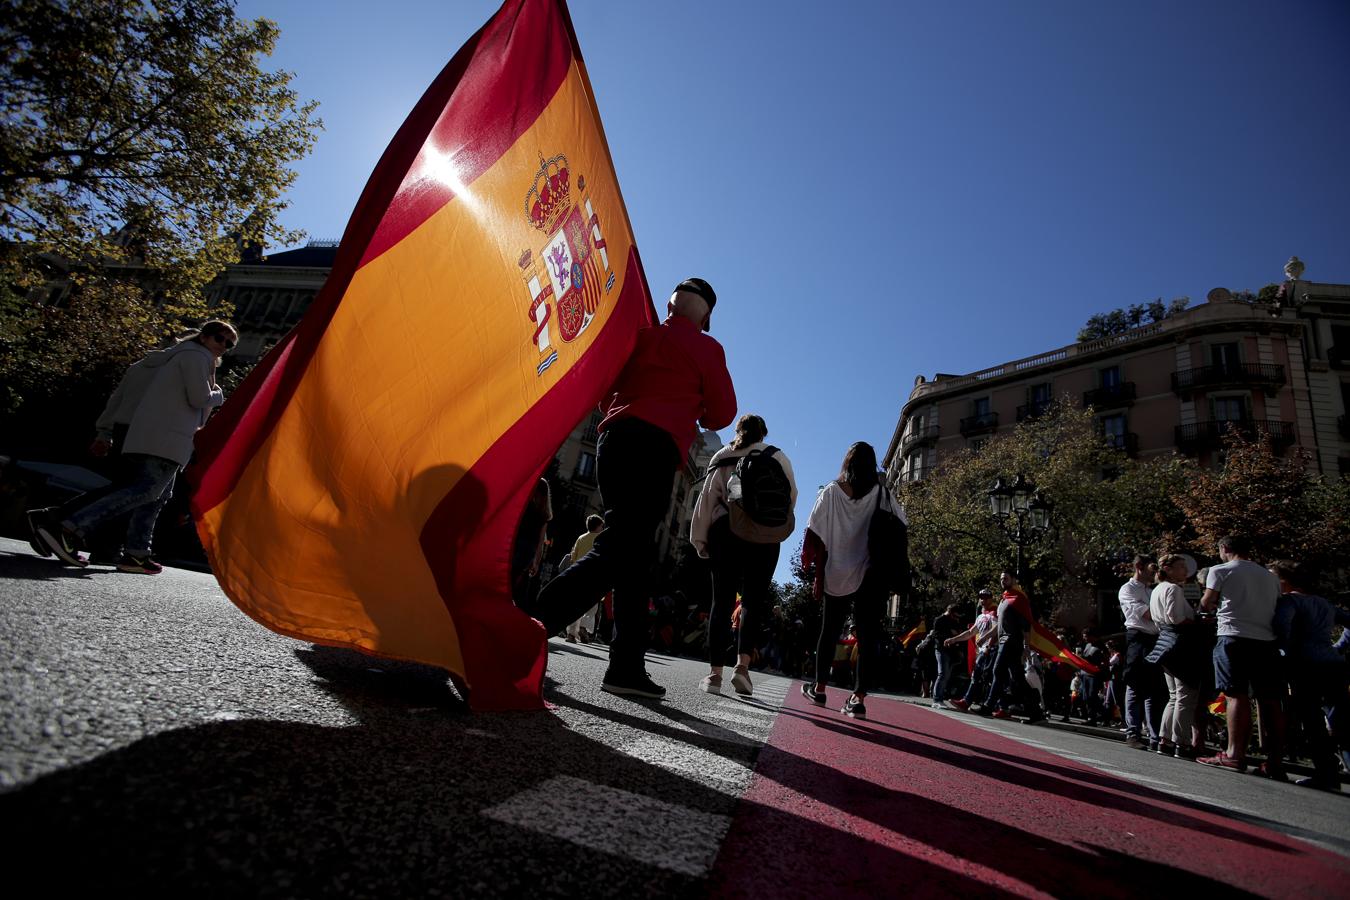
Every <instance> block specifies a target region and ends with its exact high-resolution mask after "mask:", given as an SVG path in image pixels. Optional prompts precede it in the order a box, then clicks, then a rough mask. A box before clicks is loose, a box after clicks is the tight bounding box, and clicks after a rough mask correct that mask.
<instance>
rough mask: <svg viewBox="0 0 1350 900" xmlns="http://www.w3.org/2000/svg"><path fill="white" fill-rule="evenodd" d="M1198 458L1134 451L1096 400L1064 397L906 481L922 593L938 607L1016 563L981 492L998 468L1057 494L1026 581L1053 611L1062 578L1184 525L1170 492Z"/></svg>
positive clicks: (1033, 545)
mask: <svg viewBox="0 0 1350 900" xmlns="http://www.w3.org/2000/svg"><path fill="white" fill-rule="evenodd" d="M1191 468H1192V467H1191V465H1190V463H1189V462H1188V461H1187V460H1185V459H1183V458H1181V457H1176V456H1172V455H1169V456H1166V457H1160V458H1156V459H1152V460H1147V461H1140V460H1134V459H1129V458H1127V457H1126V455H1125V454H1124V453H1123V452H1121V451H1119V450H1116V449H1114V448H1112V447H1111V446H1110V445H1109V444H1108V442H1107V441H1106V439H1105V438H1104V437H1103V436H1102V434H1101V433H1100V431H1099V430H1098V426H1097V422H1096V418H1095V416H1094V415H1093V413H1092V412H1091V411H1090V410H1084V409H1077V408H1074V407H1073V406H1072V405H1070V404H1069V403H1068V402H1066V401H1062V402H1060V403H1057V404H1055V405H1054V406H1053V407H1052V408H1051V410H1050V411H1049V412H1048V413H1047V414H1045V415H1043V416H1041V417H1039V418H1037V419H1033V420H1029V421H1027V422H1023V423H1021V424H1020V425H1018V427H1017V428H1015V429H1014V430H1012V431H1011V432H1009V433H1007V434H1004V435H1000V436H999V437H997V438H996V439H994V440H992V441H990V442H989V443H988V444H987V445H985V446H984V447H982V448H981V449H980V450H978V451H973V450H963V451H961V452H958V453H956V454H953V455H951V456H949V457H947V458H946V459H944V460H943V462H942V464H941V465H940V466H939V468H938V470H937V472H936V473H934V474H933V475H932V476H930V477H928V478H924V479H922V480H920V481H915V482H908V483H906V484H905V485H904V486H903V487H902V490H901V499H902V500H903V502H904V504H905V509H906V511H907V513H908V515H909V519H910V553H911V560H912V562H913V563H914V565H915V567H916V571H917V572H918V573H919V577H918V578H917V579H916V581H917V585H916V587H917V590H916V592H915V593H916V601H917V603H918V604H919V605H920V606H922V607H923V610H922V611H925V612H931V611H932V610H933V609H934V608H936V607H938V606H941V605H943V604H945V603H949V602H952V601H966V600H969V599H971V598H972V597H973V596H974V595H975V592H976V591H977V590H979V589H980V588H985V587H987V588H991V589H992V588H994V587H996V582H997V578H998V573H999V571H1000V570H1002V569H1008V568H1012V567H1013V565H1014V561H1015V557H1016V544H1015V541H1014V540H1013V538H1012V536H1011V535H1010V534H1009V533H1008V531H1006V530H1004V529H1003V528H1001V527H1000V526H999V525H998V524H997V523H996V522H995V520H994V519H993V517H992V515H991V514H990V512H989V500H988V495H987V493H986V492H987V491H988V489H989V487H990V486H991V485H992V483H993V482H994V480H995V479H996V478H998V477H1000V476H1002V477H1003V478H1005V479H1011V478H1013V477H1014V476H1015V475H1017V474H1018V473H1021V474H1022V475H1024V476H1025V477H1026V478H1028V479H1030V480H1031V481H1032V482H1034V483H1035V484H1036V486H1037V487H1038V488H1039V490H1040V492H1041V494H1042V496H1043V497H1045V499H1047V500H1049V501H1050V502H1051V503H1052V504H1053V505H1054V510H1053V514H1052V524H1053V526H1054V530H1053V532H1052V533H1051V534H1049V535H1045V536H1041V537H1038V538H1031V539H1028V540H1027V541H1026V543H1025V550H1026V566H1027V570H1028V572H1029V574H1030V578H1029V581H1030V583H1029V584H1027V585H1026V586H1027V587H1028V588H1029V590H1030V593H1031V595H1032V598H1033V601H1034V602H1036V603H1037V605H1038V607H1039V610H1040V614H1041V615H1046V614H1048V613H1051V612H1052V611H1053V609H1054V608H1055V607H1056V606H1057V600H1056V598H1059V597H1061V596H1062V595H1063V594H1064V592H1065V590H1066V589H1067V588H1070V587H1074V586H1094V585H1096V584H1097V583H1098V582H1100V581H1102V580H1104V579H1113V578H1114V577H1115V575H1114V571H1113V568H1114V566H1115V565H1116V564H1118V562H1119V560H1120V559H1122V558H1123V557H1124V556H1126V555H1128V554H1130V553H1133V552H1134V550H1135V548H1145V547H1147V548H1153V547H1156V546H1158V544H1159V542H1161V541H1164V540H1175V539H1176V538H1175V537H1174V536H1175V535H1176V534H1179V533H1182V532H1184V525H1185V523H1184V520H1183V519H1182V517H1181V515H1180V514H1179V513H1178V512H1177V508H1176V503H1175V497H1176V496H1177V495H1178V494H1179V493H1180V491H1181V490H1182V488H1183V486H1184V484H1185V482H1186V479H1187V477H1188V476H1189V473H1190V471H1191Z"/></svg>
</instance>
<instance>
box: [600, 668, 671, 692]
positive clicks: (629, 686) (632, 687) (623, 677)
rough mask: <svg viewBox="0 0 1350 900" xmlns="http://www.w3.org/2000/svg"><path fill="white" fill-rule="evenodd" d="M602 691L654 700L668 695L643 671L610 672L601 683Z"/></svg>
mask: <svg viewBox="0 0 1350 900" xmlns="http://www.w3.org/2000/svg"><path fill="white" fill-rule="evenodd" d="M600 690H602V691H604V692H605V693H607V694H616V695H618V696H620V697H650V698H651V699H653V700H660V699H661V698H662V697H664V696H665V695H666V689H665V688H663V687H661V685H659V684H657V683H656V682H655V681H652V680H651V677H650V676H648V675H647V673H646V672H644V671H642V670H641V669H638V670H637V671H634V672H626V673H625V672H615V671H614V670H613V669H610V670H608V671H607V672H605V678H604V680H603V681H602V682H600Z"/></svg>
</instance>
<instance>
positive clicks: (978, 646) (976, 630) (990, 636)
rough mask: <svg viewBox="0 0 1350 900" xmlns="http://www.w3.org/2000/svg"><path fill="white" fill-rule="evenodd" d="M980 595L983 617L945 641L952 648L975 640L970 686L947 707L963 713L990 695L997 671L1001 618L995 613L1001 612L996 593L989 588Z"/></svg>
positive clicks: (981, 615)
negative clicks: (986, 695) (993, 677)
mask: <svg viewBox="0 0 1350 900" xmlns="http://www.w3.org/2000/svg"><path fill="white" fill-rule="evenodd" d="M979 596H980V614H979V615H978V616H976V617H975V624H974V625H971V626H970V627H969V628H968V629H966V630H965V631H963V632H961V633H960V634H958V635H955V636H953V637H950V638H948V639H947V640H946V641H945V642H944V643H945V644H946V646H948V647H950V646H952V645H953V644H959V643H961V642H962V641H968V640H970V639H971V638H974V639H975V669H974V671H972V672H971V673H970V686H969V687H967V688H966V695H965V696H964V697H961V698H960V699H957V700H948V701H947V705H948V706H950V707H952V708H953V709H959V710H961V711H962V712H964V711H966V710H967V709H969V708H970V704H971V703H973V702H975V700H976V699H978V698H980V697H983V696H984V695H985V694H986V693H988V691H989V679H990V677H991V673H992V670H993V668H994V653H993V650H994V648H995V647H996V646H997V638H998V619H997V618H996V617H995V615H994V613H995V611H997V610H998V601H997V600H995V599H994V592H993V591H991V590H989V589H988V588H982V589H981V590H980V595H979Z"/></svg>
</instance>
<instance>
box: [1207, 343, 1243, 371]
mask: <svg viewBox="0 0 1350 900" xmlns="http://www.w3.org/2000/svg"><path fill="white" fill-rule="evenodd" d="M1209 358H1210V361H1211V362H1212V363H1213V364H1214V367H1215V368H1217V369H1220V370H1222V371H1237V370H1238V369H1239V368H1241V365H1242V359H1241V357H1240V354H1239V353H1238V345H1237V344H1236V343H1226V344H1210V347H1209Z"/></svg>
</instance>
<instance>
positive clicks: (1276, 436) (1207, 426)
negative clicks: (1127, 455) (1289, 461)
mask: <svg viewBox="0 0 1350 900" xmlns="http://www.w3.org/2000/svg"><path fill="white" fill-rule="evenodd" d="M1230 431H1231V432H1236V433H1237V434H1239V435H1241V436H1242V437H1244V438H1247V439H1248V440H1252V439H1254V438H1256V437H1257V436H1258V435H1261V434H1264V435H1266V437H1267V438H1268V439H1269V440H1270V442H1271V444H1273V445H1274V446H1275V447H1276V449H1281V448H1284V447H1287V446H1289V445H1290V444H1292V443H1294V423H1293V422H1282V421H1279V420H1278V419H1230V420H1222V419H1220V420H1216V421H1211V422H1194V423H1192V424H1190V425H1178V426H1177V427H1176V441H1177V446H1178V447H1180V448H1181V450H1182V452H1184V453H1199V452H1200V451H1202V450H1212V449H1215V448H1217V447H1220V446H1222V445H1223V439H1224V437H1226V436H1227V435H1228V434H1229V433H1230Z"/></svg>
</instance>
